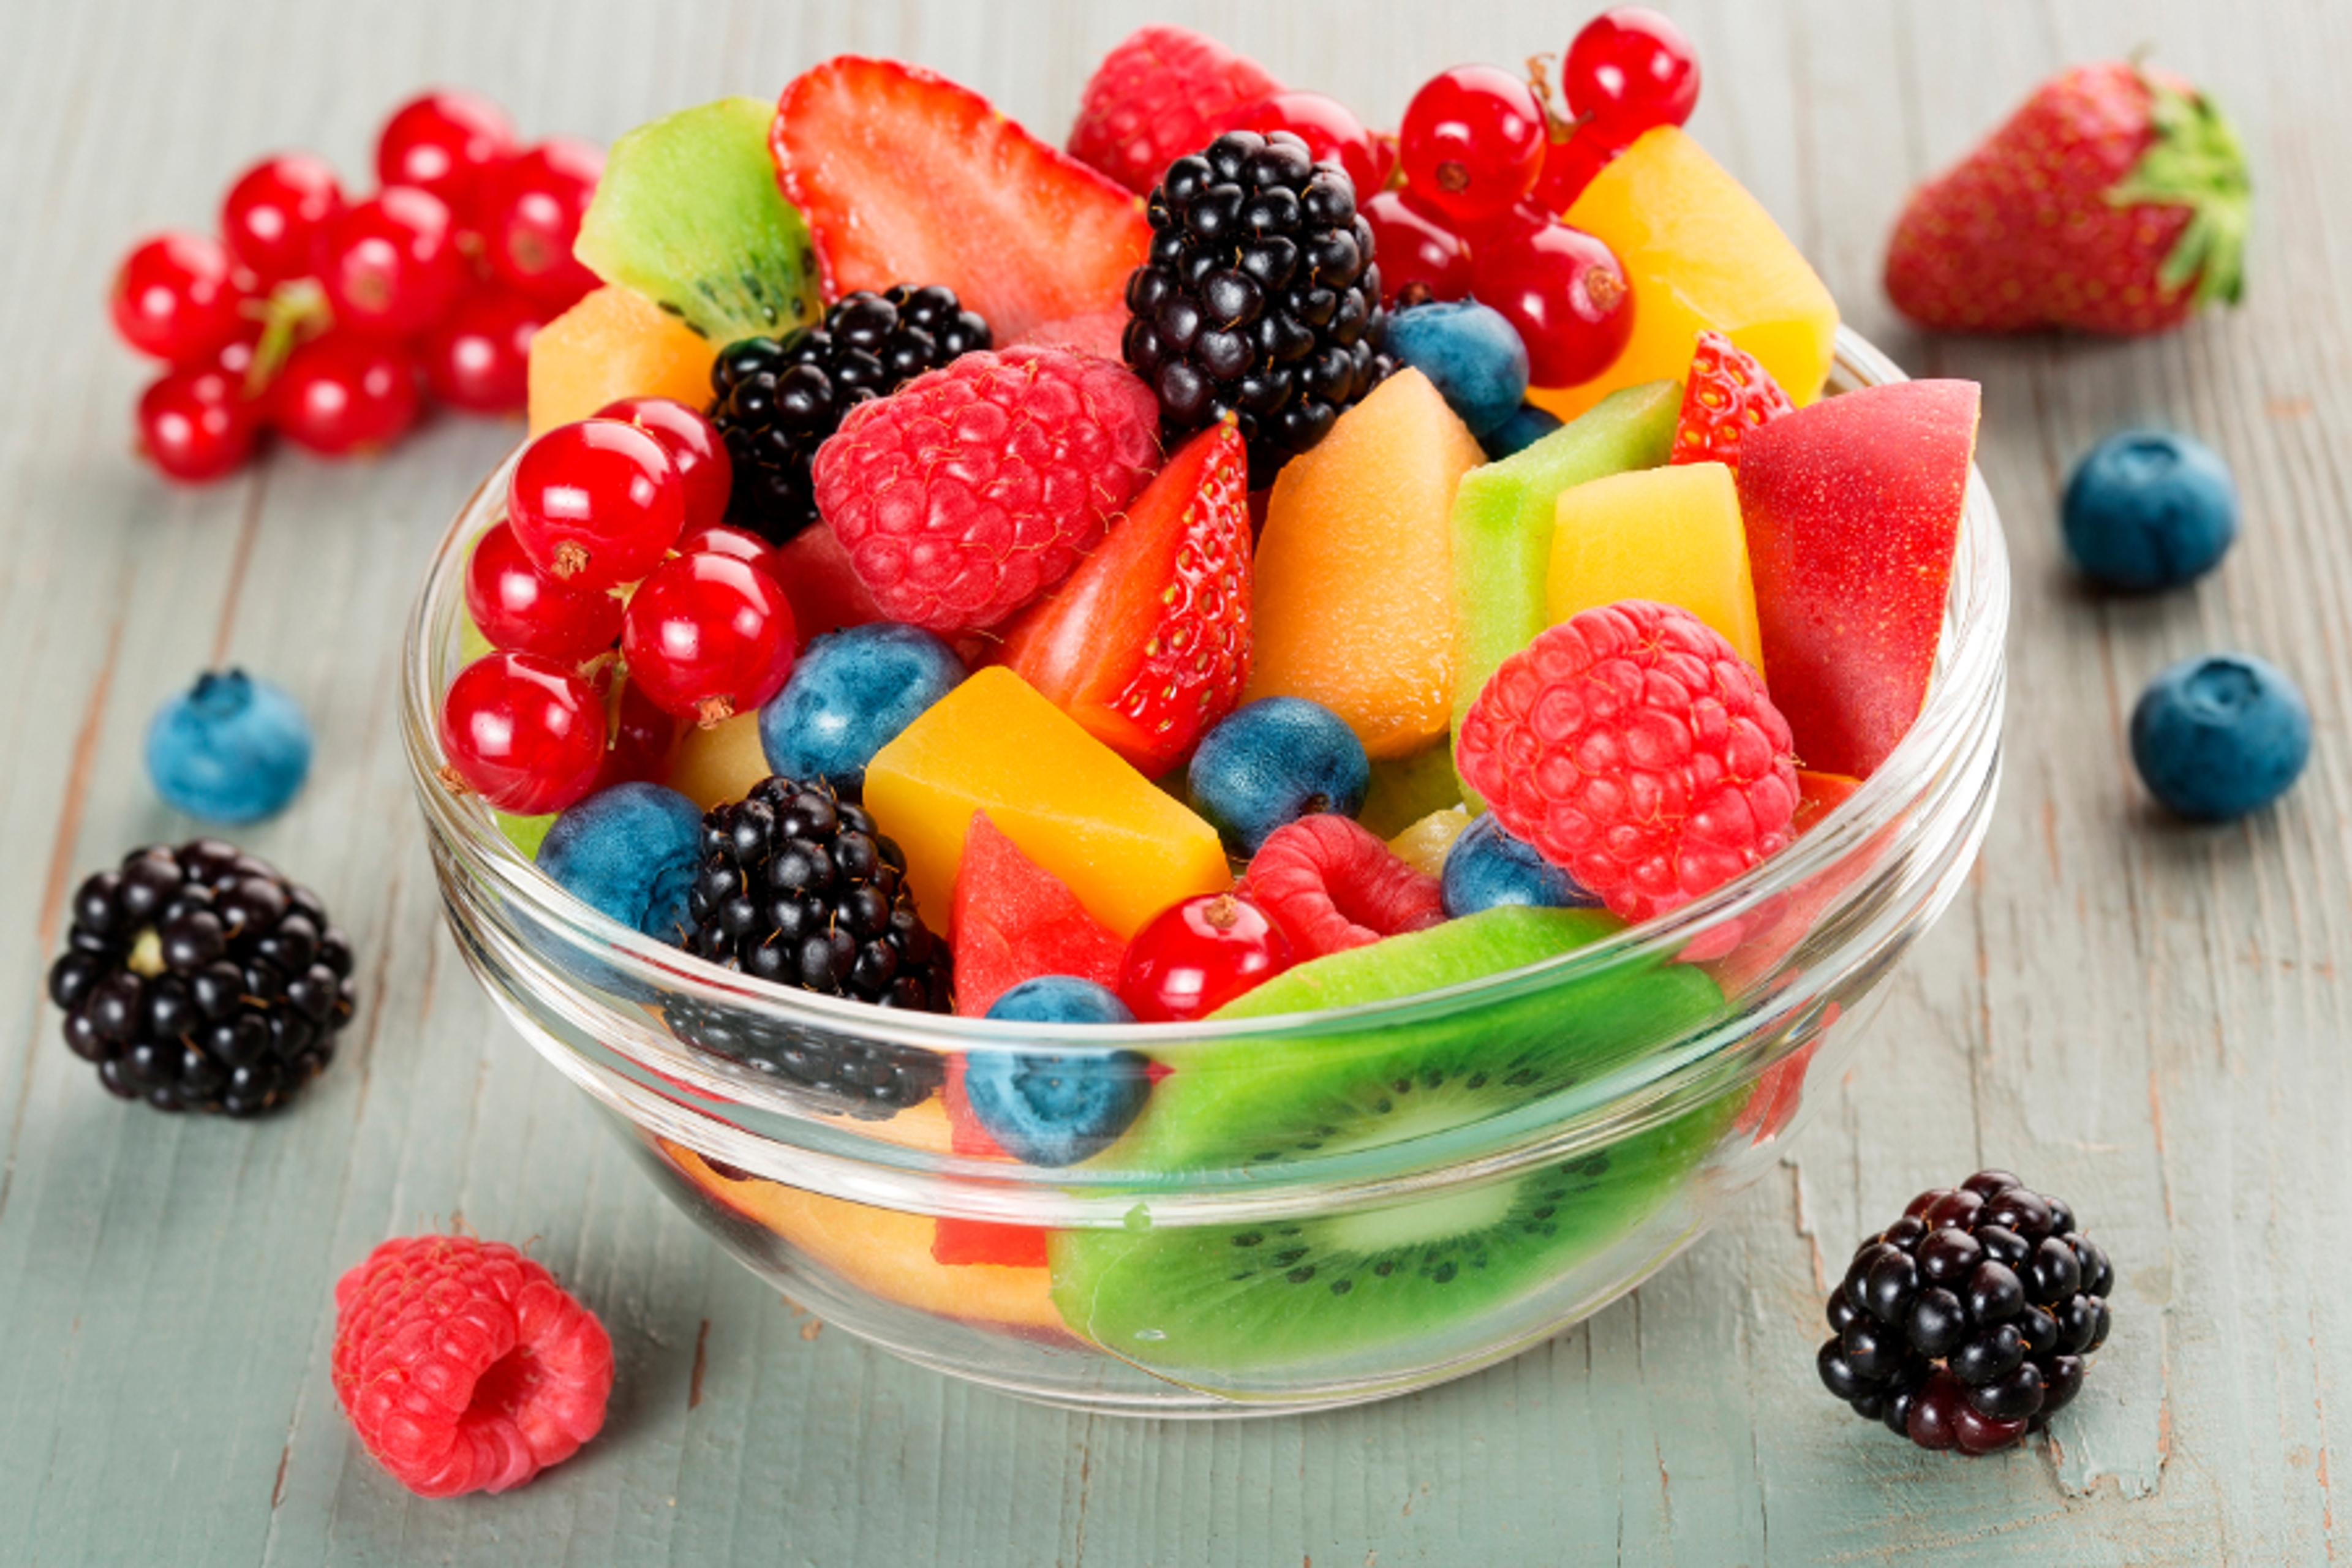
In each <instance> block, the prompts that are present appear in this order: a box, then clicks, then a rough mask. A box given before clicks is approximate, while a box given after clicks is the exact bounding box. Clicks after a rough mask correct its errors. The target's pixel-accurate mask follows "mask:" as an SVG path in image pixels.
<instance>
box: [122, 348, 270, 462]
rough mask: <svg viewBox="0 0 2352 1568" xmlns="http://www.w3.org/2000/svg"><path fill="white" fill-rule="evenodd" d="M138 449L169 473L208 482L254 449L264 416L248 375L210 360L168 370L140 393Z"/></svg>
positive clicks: (248, 455) (250, 453) (242, 459)
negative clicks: (248, 390)
mask: <svg viewBox="0 0 2352 1568" xmlns="http://www.w3.org/2000/svg"><path fill="white" fill-rule="evenodd" d="M138 424H139V450H140V451H141V452H142V454H144V455H145V457H146V458H147V460H148V461H149V462H151V463H152V464H154V465H155V467H156V468H159V469H161V470H163V475H164V477H165V478H167V479H179V480H182V481H184V482H185V483H189V484H203V483H205V481H207V480H211V479H219V478H221V477H222V476H223V475H225V474H228V473H233V472H235V471H236V468H238V467H239V466H240V465H242V464H243V463H244V461H245V460H246V458H249V457H251V456H252V455H253V447H254V443H255V442H256V441H257V440H258V439H259V438H260V435H261V419H260V416H259V414H258V413H257V410H256V408H255V405H253V403H252V402H251V401H250V400H249V399H247V396H246V395H245V386H244V378H243V377H242V376H238V375H233V374H229V373H227V372H226V371H223V370H219V369H215V368H213V367H210V366H202V365H199V366H194V367H191V368H188V369H184V370H172V371H166V372H165V373H164V374H163V375H161V376H158V377H157V378H156V379H155V380H154V381H152V382H151V383H150V384H148V387H147V390H146V391H144V392H142V393H141V394H140V395H139V415H138Z"/></svg>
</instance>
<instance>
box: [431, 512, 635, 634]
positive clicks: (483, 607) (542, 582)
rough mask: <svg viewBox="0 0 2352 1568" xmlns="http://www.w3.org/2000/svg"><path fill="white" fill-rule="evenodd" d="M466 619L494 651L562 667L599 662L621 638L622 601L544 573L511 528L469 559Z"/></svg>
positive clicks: (486, 539) (490, 534)
mask: <svg viewBox="0 0 2352 1568" xmlns="http://www.w3.org/2000/svg"><path fill="white" fill-rule="evenodd" d="M466 613H467V615H469V616H473V617H474V626H475V629H476V630H478V631H479V632H480V633H481V634H482V636H483V637H486V638H488V641H489V644H490V646H491V647H501V648H508V649H510V650H512V651H514V652H517V653H535V654H541V655H543V656H544V657H546V658H551V659H553V660H554V661H555V662H556V663H558V664H566V665H570V664H578V663H581V662H582V661H583V660H586V659H590V658H594V657H595V656H596V655H598V654H600V653H603V652H604V651H605V650H607V649H608V648H610V647H612V646H613V643H614V639H615V638H617V637H620V635H621V601H620V600H618V599H616V598H614V596H613V595H611V594H609V593H606V592H605V591H604V590H603V589H601V588H583V587H581V586H579V585H578V584H574V583H566V582H563V581H562V580H561V579H560V578H555V577H551V576H549V575H548V574H546V573H544V572H541V570H540V569H539V568H538V567H537V566H536V565H534V564H533V563H532V562H531V559H530V556H528V555H525V554H524V553H523V550H522V544H521V542H520V541H518V540H517V539H516V538H515V531H514V525H513V524H512V523H509V522H499V523H498V524H496V525H494V526H492V527H491V528H490V529H489V530H488V531H486V532H485V533H484V534H483V535H482V537H481V538H480V539H478V540H477V541H475V542H474V552H473V553H472V554H471V555H469V556H467V559H466Z"/></svg>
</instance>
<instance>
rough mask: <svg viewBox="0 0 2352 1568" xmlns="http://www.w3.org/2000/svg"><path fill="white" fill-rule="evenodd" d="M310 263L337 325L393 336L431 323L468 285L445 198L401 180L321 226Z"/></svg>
mask: <svg viewBox="0 0 2352 1568" xmlns="http://www.w3.org/2000/svg"><path fill="white" fill-rule="evenodd" d="M316 265H317V268H318V274H319V281H320V284H321V285H322V286H323V287H324V288H325V289H326V290H327V300H328V303H329V304H331V306H333V308H334V312H335V321H336V322H337V324H338V325H340V326H342V327H344V328H347V329H351V330H353V331H362V332H381V333H384V334H386V335H388V336H393V337H405V336H407V335H409V334H410V333H414V332H421V331H425V330H426V329H428V328H429V327H431V326H432V325H433V323H434V322H436V321H439V320H440V319H441V318H442V316H443V315H444V314H446V312H447V310H448V309H449V307H450V306H451V305H454V304H455V303H457V295H458V293H459V292H460V291H461V290H463V289H464V288H465V286H466V258H465V257H464V256H463V255H462V254H460V252H459V251H458V249H457V220H456V219H455V218H454V217H452V216H450V211H449V206H448V204H447V203H446V202H444V201H443V200H442V199H441V198H440V197H438V196H436V195H433V194H431V193H430V192H428V191H421V190H417V189H415V188H413V187H411V186H407V185H394V186H391V187H389V188H388V189H385V190H383V191H380V192H378V193H377V194H376V195H373V196H371V197H369V198H368V199H367V200H366V201H363V202H358V203H355V204H353V205H351V206H348V207H346V208H344V209H343V210H342V211H341V212H340V213H337V214H336V215H335V216H334V217H332V218H331V219H330V220H329V221H328V222H327V223H325V224H324V225H322V226H320V230H319V237H318V246H317V253H316Z"/></svg>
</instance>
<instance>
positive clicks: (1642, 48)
mask: <svg viewBox="0 0 2352 1568" xmlns="http://www.w3.org/2000/svg"><path fill="white" fill-rule="evenodd" d="M1559 89H1560V92H1561V94H1562V95H1563V96H1564V97H1566V98H1567V100H1568V111H1569V112H1570V114H1573V115H1575V116H1577V117H1578V118H1579V119H1581V120H1589V121H1591V123H1592V124H1594V125H1596V126H1601V127H1602V128H1604V129H1605V131H1606V132H1608V139H1609V140H1610V141H1611V142H1614V143H1615V144H1616V145H1618V146H1621V147H1622V146H1624V145H1625V144H1626V143H1628V142H1632V141H1633V138H1634V137H1636V136H1639V135H1640V134H1641V133H1642V132H1644V131H1647V130H1649V129H1651V128H1652V127H1653V126H1658V125H1680V124H1682V123H1683V122H1684V121H1686V120H1688V119H1689V118H1690V117H1691V110H1692V109H1693V108H1694V107H1696V105H1697V103H1698V56H1697V55H1696V53H1694V52H1693V51H1692V49H1691V47H1690V40H1689V39H1688V38H1685V37H1683V33H1682V29H1681V28H1679V27H1677V26H1675V25H1674V24H1673V23H1672V22H1670V21H1668V20H1666V18H1664V16H1659V15H1658V14H1657V13H1656V12H1655V11H1653V10H1651V9H1650V8H1649V7H1647V6H1646V5H1621V6H1619V7H1617V8H1616V9H1615V10H1613V11H1603V12H1602V13H1601V15H1599V16H1595V17H1593V18H1592V20H1591V21H1590V22H1587V23H1586V24H1585V25H1584V29H1583V31H1581V32H1580V33H1578V34H1577V35H1576V38H1575V41H1574V42H1572V43H1570V45H1569V46H1568V58H1567V59H1566V60H1565V61H1563V62H1562V63H1561V66H1560V81H1559Z"/></svg>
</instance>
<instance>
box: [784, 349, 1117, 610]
mask: <svg viewBox="0 0 2352 1568" xmlns="http://www.w3.org/2000/svg"><path fill="white" fill-rule="evenodd" d="M1158 412H1159V411H1158V409H1157V407H1156V406H1155V405H1154V404H1153V402H1152V398H1151V393H1150V389H1149V388H1147V387H1146V386H1145V385H1144V384H1142V383H1141V382H1139V381H1138V380H1137V379H1136V378H1135V377H1134V376H1132V375H1130V374H1128V373H1127V372H1126V371H1124V370H1121V369H1119V368H1118V366H1116V365H1109V364H1105V363H1102V362H1101V361H1099V360H1088V359H1081V358H1080V357H1079V356H1077V355H1076V354H1072V353H1064V352H1062V351H1060V350H1058V349H1005V350H1003V351H999V352H990V353H969V354H966V355H964V356H963V357H962V358H961V359H959V360H957V361H955V362H954V363H951V364H950V365H948V366H946V367H945V368H943V369H940V370H935V371H930V372H928V373H926V374H923V375H919V376H918V377H916V378H915V379H914V380H913V381H910V382H908V384H906V385H904V386H902V387H900V388H899V389H898V391H896V392H894V393H892V394H891V395H889V396H887V397H884V398H880V399H877V400H876V401H874V402H871V403H867V404H863V405H859V406H858V407H856V408H854V409H852V410H851V411H850V413H849V416H848V417H847V418H845V419H844V420H843V421H842V424H841V430H840V433H839V434H838V435H837V436H836V437H835V438H834V439H832V440H830V441H827V442H826V443H824V446H823V447H819V448H818V450H817V453H816V459H815V463H814V468H813V478H814V481H815V491H816V501H817V508H818V510H820V511H821V512H823V513H824V520H825V522H826V524H827V525H828V526H829V527H830V528H831V529H832V530H833V532H834V534H835V537H836V538H838V539H839V540H840V542H841V543H842V545H843V546H844V547H845V549H846V550H847V551H848V552H849V558H850V562H851V563H852V565H853V566H855V567H856V572H857V575H858V578H859V580H860V581H862V582H864V583H865V584H866V587H867V588H868V589H869V590H871V591H872V593H873V595H874V598H875V602H876V603H877V605H880V606H881V608H882V611H883V613H884V614H885V615H887V616H889V617H890V618H891V619H893V620H899V621H905V622H907V623H908V624H909V625H912V626H924V627H927V628H929V630H931V631H935V632H940V633H943V634H953V633H957V632H963V631H973V630H978V629H980V628H982V627H984V626H993V625H995V624H996V623H997V622H999V621H1001V620H1003V619H1004V617H1005V616H1008V615H1011V614H1012V613H1013V611H1014V610H1017V609H1019V608H1020V607H1021V606H1022V605H1025V604H1027V603H1028V602H1029V601H1030V600H1032V599H1034V598H1035V597H1036V596H1037V595H1039V594H1041V593H1043V592H1045V590H1046V589H1047V588H1050V587H1052V586H1053V585H1054V584H1056V583H1058V582H1060V581H1061V580H1062V579H1063V578H1065V577H1066V576H1068V575H1069V574H1070V571H1071V569H1072V568H1073V567H1075V566H1076V565H1077V563H1078V561H1079V559H1080V557H1082V556H1083V555H1084V554H1085V553H1086V552H1087V551H1089V550H1091V549H1092V548H1093V547H1094V545H1095V543H1096V542H1097V541H1098V540H1100V539H1101V538H1102V535H1103V530H1104V529H1105V527H1107V526H1108V523H1109V521H1110V519H1111V518H1112V517H1114V516H1116V515H1117V514H1118V512H1119V510H1121V509H1123V508H1124V507H1125V506H1126V505H1127V503H1128V502H1129V500H1132V499H1133V498H1134V497H1135V495H1136V493H1137V492H1138V491H1139V490H1141V489H1143V487H1144V485H1145V483H1146V482H1147V481H1148V480H1149V479H1150V477H1151V473H1152V470H1153V469H1154V468H1157V467H1158V466H1159V460H1160V448H1159V443H1158V442H1157V441H1156V440H1155V439H1154V437H1153V430H1154V426H1155V425H1156V424H1157V422H1158V420H1157V416H1158Z"/></svg>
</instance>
